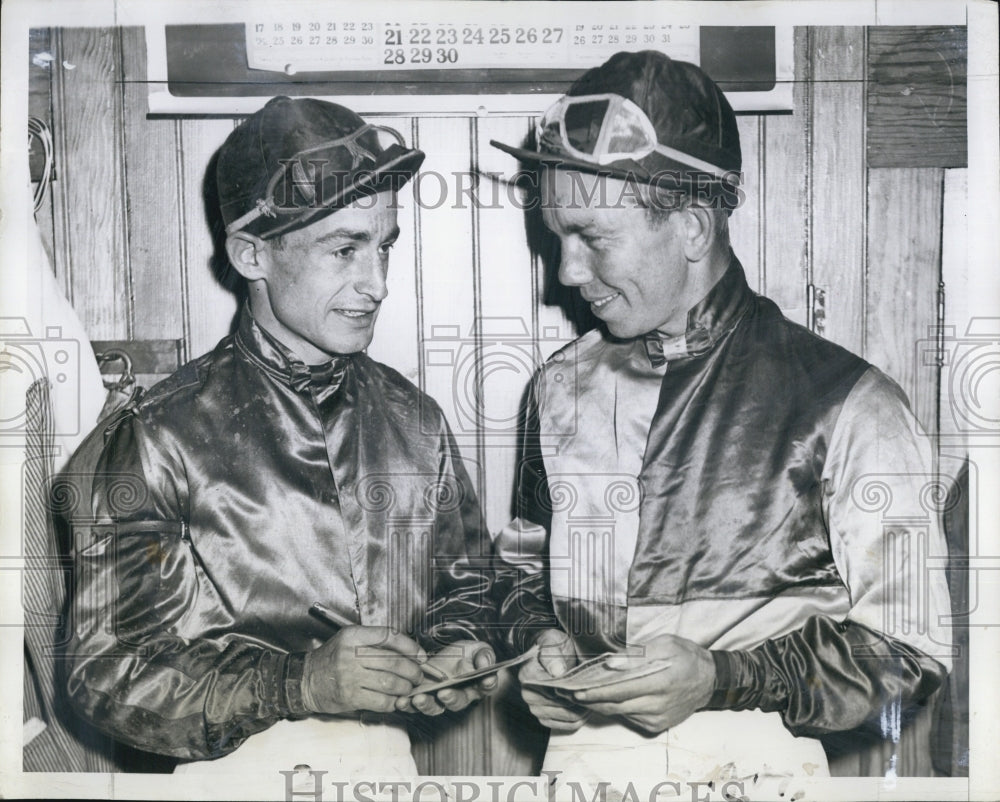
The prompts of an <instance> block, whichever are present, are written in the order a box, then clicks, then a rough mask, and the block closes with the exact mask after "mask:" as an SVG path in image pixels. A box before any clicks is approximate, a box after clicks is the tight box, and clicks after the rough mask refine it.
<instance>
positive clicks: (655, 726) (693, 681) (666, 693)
mask: <svg viewBox="0 0 1000 802" xmlns="http://www.w3.org/2000/svg"><path fill="white" fill-rule="evenodd" d="M602 657H604V656H602ZM598 660H601V658H598ZM591 672H592V673H588V674H587V675H584V674H583V673H581V674H579V675H577V676H576V678H575V682H573V683H571V687H567V688H566V690H565V691H563V692H569V693H571V694H572V698H573V699H574V700H575V701H576V702H577V703H579V704H581V705H583V706H584V707H586V708H587V709H588V710H592V711H594V712H595V713H600V714H601V715H605V716H617V717H621V718H624V719H625V720H626V721H628V722H630V723H632V724H635V725H636V726H637V727H640V728H641V729H643V730H646V731H647V732H651V733H657V732H663V731H664V730H666V729H669V728H670V727H673V726H675V725H677V724H680V723H681V722H682V721H684V720H685V719H686V718H687V717H688V716H690V715H691V714H692V713H694V712H695V711H696V710H700V709H701V708H702V707H704V706H705V705H706V704H707V703H708V700H709V699H710V698H711V696H712V690H713V688H714V687H715V661H714V660H712V655H711V653H710V652H709V651H708V650H707V649H703V648H702V647H701V646H699V645H698V644H696V643H695V642H694V641H690V640H687V639H685V638H678V637H676V636H674V635H661V636H659V637H657V638H654V639H652V640H651V641H649V643H647V644H645V645H644V646H643V647H642V655H641V656H637V655H633V654H628V653H623V654H618V655H614V656H609V657H606V658H605V659H603V660H601V662H599V663H597V662H596V661H595V665H594V666H593V667H592V668H591ZM584 683H591V684H590V686H589V687H584Z"/></svg>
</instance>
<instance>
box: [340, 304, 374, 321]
mask: <svg viewBox="0 0 1000 802" xmlns="http://www.w3.org/2000/svg"><path fill="white" fill-rule="evenodd" d="M332 311H334V312H336V313H337V314H338V315H343V316H344V317H347V318H351V319H352V320H362V319H365V318H370V317H373V316H374V315H375V313H376V312H377V311H378V307H375V308H374V309H334V310H332Z"/></svg>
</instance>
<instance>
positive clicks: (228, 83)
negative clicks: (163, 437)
mask: <svg viewBox="0 0 1000 802" xmlns="http://www.w3.org/2000/svg"><path fill="white" fill-rule="evenodd" d="M560 6H562V8H560ZM566 8H567V6H564V4H560V3H544V4H522V3H501V4H493V3H491V4H482V5H480V4H469V3H439V4H426V5H425V4H419V5H416V4H415V5H410V4H361V3H355V4H344V3H328V4H322V5H320V4H313V5H309V6H299V7H296V6H288V5H276V6H275V8H274V10H272V11H269V12H264V13H259V12H255V13H252V14H248V16H247V17H246V19H244V20H243V21H241V22H225V23H210V24H204V23H202V24H164V25H159V26H147V28H146V43H147V52H148V79H149V81H150V94H149V110H150V113H152V114H235V115H239V114H247V113H250V112H252V111H254V110H256V109H257V108H260V106H262V105H263V104H264V103H265V102H266V101H267V98H269V97H272V96H274V95H277V94H286V95H293V96H294V95H309V96H313V97H328V98H339V99H340V100H341V102H344V103H346V105H349V106H351V107H352V108H356V109H357V110H358V111H360V112H361V113H364V114H380V113H383V114H427V113H431V114H434V113H441V114H484V113H500V114H504V113H506V114H537V113H540V112H541V111H543V110H544V109H545V108H546V107H547V106H548V105H549V104H551V103H552V102H553V101H554V100H555V99H556V98H557V97H559V96H560V95H562V94H563V93H564V92H565V91H566V89H567V88H568V87H569V86H570V84H572V82H573V81H574V80H575V79H576V78H577V77H578V76H579V75H580V74H582V73H583V72H584V71H585V70H587V69H589V68H590V67H593V66H596V65H598V64H601V63H602V62H604V61H606V60H607V59H608V58H609V57H610V56H611V55H612V54H614V53H616V52H618V51H621V50H628V51H638V50H659V51H662V52H664V53H666V54H667V55H669V56H670V57H671V58H675V59H679V60H682V61H690V62H693V63H695V64H699V65H700V66H701V67H702V68H703V69H704V70H705V71H706V72H707V73H708V74H709V75H711V76H712V78H713V79H714V80H715V81H716V82H717V83H719V85H720V86H721V87H722V89H723V90H724V91H725V92H726V94H727V96H728V97H729V99H730V102H731V103H732V104H733V107H734V108H735V109H736V110H737V111H738V112H740V111H742V112H762V111H764V112H781V111H790V110H791V108H792V83H793V80H794V56H793V45H792V28H791V27H781V26H745V27H727V26H718V25H713V26H700V25H694V24H686V23H679V22H676V21H673V20H670V19H664V18H663V17H665V16H666V15H665V13H664V11H661V10H660V9H659V8H657V6H656V5H655V4H647V3H641V4H615V7H614V8H612V7H611V6H610V4H608V3H593V4H590V3H588V4H583V5H580V4H572V8H573V13H572V14H569V13H567V12H566ZM527 9H531V13H530V14H526V13H525V12H526V10H527Z"/></svg>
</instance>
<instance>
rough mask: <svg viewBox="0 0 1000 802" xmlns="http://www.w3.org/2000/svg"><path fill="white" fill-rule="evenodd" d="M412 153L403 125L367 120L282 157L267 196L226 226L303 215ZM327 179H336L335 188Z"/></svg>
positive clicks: (231, 230)
mask: <svg viewBox="0 0 1000 802" xmlns="http://www.w3.org/2000/svg"><path fill="white" fill-rule="evenodd" d="M385 135H387V136H388V138H386V136H385ZM411 153H412V151H410V150H408V149H407V148H406V143H405V142H404V141H403V137H402V135H401V134H400V133H399V132H398V131H396V130H395V129H393V128H389V127H387V126H383V125H372V124H366V125H363V126H361V127H360V128H358V129H357V130H356V131H352V132H351V133H350V134H348V135H347V136H343V137H340V138H339V139H333V140H330V141H329V142H323V143H321V144H319V145H316V146H314V147H311V148H307V149H306V150H301V151H299V152H298V153H296V154H295V155H294V156H293V157H292V158H290V159H282V160H281V167H280V168H278V169H277V170H276V171H275V172H274V174H273V175H272V176H271V180H270V181H268V184H267V190H266V191H265V193H264V197H263V198H260V199H258V200H257V202H256V205H255V206H254V208H253V209H251V210H250V211H248V212H247V213H246V214H244V215H243V216H242V217H239V218H237V219H236V220H234V221H233V222H232V223H230V224H229V225H228V226H226V234H227V235H228V234H232V233H234V232H236V231H240V230H241V229H243V228H246V227H247V226H248V225H250V223H252V222H253V221H254V220H256V219H257V218H259V217H264V216H266V217H279V216H281V215H296V216H301V215H308V214H309V213H310V211H312V212H317V211H319V210H320V209H324V208H329V207H330V206H333V205H334V204H336V203H337V202H338V201H340V200H341V199H342V198H343V197H344V196H345V195H347V194H348V192H350V191H353V190H355V189H358V188H362V189H363V188H365V187H371V186H372V185H373V184H374V183H375V179H376V178H377V177H379V176H381V175H384V174H386V173H388V172H390V171H391V170H392V168H393V167H394V166H395V165H396V164H397V163H398V162H400V161H402V160H403V159H405V158H407V157H408V156H409V155H410V154H411ZM325 182H331V183H333V185H334V186H333V189H332V190H331V189H329V187H328V186H327V183H325ZM296 194H297V195H298V197H296ZM303 201H304V202H303ZM297 222H298V221H297V220H289V221H288V223H287V224H286V225H284V226H280V227H279V228H276V229H273V230H271V231H270V232H268V236H273V235H274V234H277V233H280V231H281V230H283V229H284V228H287V227H290V226H292V225H294V224H295V223H297Z"/></svg>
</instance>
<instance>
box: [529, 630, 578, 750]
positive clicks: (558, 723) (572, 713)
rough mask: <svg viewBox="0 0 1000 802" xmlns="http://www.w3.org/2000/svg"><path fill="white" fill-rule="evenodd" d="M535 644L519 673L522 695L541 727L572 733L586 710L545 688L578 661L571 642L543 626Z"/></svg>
mask: <svg viewBox="0 0 1000 802" xmlns="http://www.w3.org/2000/svg"><path fill="white" fill-rule="evenodd" d="M535 646H536V647H538V651H537V652H536V656H535V657H534V659H532V660H529V661H528V662H527V663H525V665H524V667H523V668H522V669H521V670H520V672H519V673H518V679H519V680H520V682H521V696H522V697H523V698H524V701H525V703H526V704H527V705H528V707H529V708H530V710H531V712H532V714H533V715H534V716H535V718H537V719H538V720H539V721H540V722H541V723H542V724H543V725H544V726H546V727H548V728H549V729H551V730H553V731H555V732H575V731H576V730H578V729H580V727H582V726H583V722H584V721H586V719H587V711H586V710H584V709H583V708H582V707H580V706H579V705H577V704H574V703H573V701H572V700H568V699H565V698H561V697H559V696H558V695H556V694H554V693H552V692H551V691H550V690H548V689H547V688H545V687H544V686H545V684H546V683H549V682H552V681H556V680H557V679H558V677H561V676H564V675H565V674H566V673H567V671H569V670H571V669H572V668H573V667H574V666H575V665H576V664H577V663H578V662H579V657H577V654H576V650H575V649H574V648H573V641H572V640H571V639H570V637H569V636H568V635H567V634H566V633H565V632H561V631H560V630H558V629H546V630H544V631H543V632H542V633H540V634H539V636H538V637H537V638H536V639H535ZM529 651H530V650H529ZM527 653H528V652H526V653H525V654H527Z"/></svg>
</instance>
